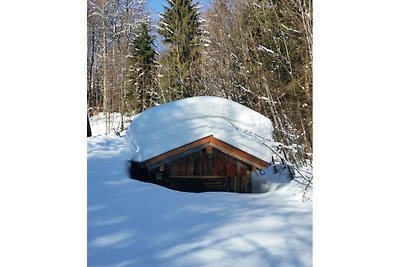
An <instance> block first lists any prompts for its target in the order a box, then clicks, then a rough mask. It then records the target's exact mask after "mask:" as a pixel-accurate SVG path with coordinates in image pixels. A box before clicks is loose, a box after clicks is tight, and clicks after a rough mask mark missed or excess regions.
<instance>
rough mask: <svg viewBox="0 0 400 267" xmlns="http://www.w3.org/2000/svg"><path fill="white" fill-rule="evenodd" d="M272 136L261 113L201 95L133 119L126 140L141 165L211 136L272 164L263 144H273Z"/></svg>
mask: <svg viewBox="0 0 400 267" xmlns="http://www.w3.org/2000/svg"><path fill="white" fill-rule="evenodd" d="M272 134H273V126H272V123H271V121H270V120H269V119H268V118H267V117H265V116H263V115H262V114H260V113H258V112H256V111H254V110H251V109H249V108H247V107H245V106H243V105H241V104H238V103H236V102H234V101H231V100H228V99H225V98H219V97H213V96H199V97H192V98H185V99H181V100H176V101H173V102H170V103H167V104H163V105H159V106H156V107H153V108H150V109H148V110H146V111H144V112H142V113H140V114H138V115H136V116H134V117H133V118H132V122H131V124H130V126H129V128H128V130H127V133H126V135H125V140H126V143H127V145H128V149H129V155H130V156H131V160H134V161H138V162H141V161H145V160H147V159H150V158H152V157H154V156H157V155H159V154H162V153H164V152H167V151H170V150H172V149H175V148H177V147H180V146H183V145H185V144H188V143H191V142H194V141H196V140H198V139H201V138H204V137H206V136H210V135H213V136H214V137H215V138H217V139H219V140H221V141H224V142H225V143H228V144H230V145H232V146H235V147H237V148H239V149H241V150H243V151H245V152H247V153H249V154H252V155H254V156H256V157H258V158H260V159H262V160H264V161H266V162H270V161H271V157H272V152H271V151H270V149H268V148H267V147H266V146H265V145H262V144H261V141H262V142H272Z"/></svg>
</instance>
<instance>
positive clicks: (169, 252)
mask: <svg viewBox="0 0 400 267" xmlns="http://www.w3.org/2000/svg"><path fill="white" fill-rule="evenodd" d="M126 145H127V144H126V143H125V140H124V139H123V138H120V137H117V136H98V137H91V138H88V166H87V168H88V266H90V267H96V266H97V267H100V266H103V267H106V266H110V267H111V266H115V267H127V266H151V267H153V266H190V267H194V266H229V267H233V266H246V267H251V266H257V267H259V266H265V267H268V266H271V267H288V266H293V267H301V266H312V202H310V201H308V202H302V201H301V199H302V192H301V190H300V188H299V186H298V184H296V181H295V180H296V179H295V180H293V181H292V182H291V183H289V184H287V185H286V186H284V187H282V188H280V189H279V190H277V191H273V192H270V193H265V194H236V193H222V192H208V193H200V194H195V193H184V192H177V191H172V190H169V189H166V188H163V187H159V186H157V185H153V184H146V183H141V182H139V181H136V180H132V179H130V178H129V177H128V174H127V171H126V169H127V161H128V159H129V157H130V155H129V154H128V153H127V151H126V150H125V147H126Z"/></svg>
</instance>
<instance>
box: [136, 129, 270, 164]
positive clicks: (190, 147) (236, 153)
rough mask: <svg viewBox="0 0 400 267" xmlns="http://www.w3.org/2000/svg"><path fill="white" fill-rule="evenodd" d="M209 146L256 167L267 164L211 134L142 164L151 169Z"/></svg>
mask: <svg viewBox="0 0 400 267" xmlns="http://www.w3.org/2000/svg"><path fill="white" fill-rule="evenodd" d="M210 146H211V147H213V148H215V149H218V150H220V151H222V152H223V153H225V154H228V155H229V156H231V157H233V158H236V159H238V160H241V161H242V162H244V163H246V164H249V165H251V166H253V167H255V168H257V169H265V168H266V167H267V166H268V163H267V162H265V161H264V160H262V159H259V158H257V157H255V156H253V155H251V154H249V153H247V152H244V151H243V150H240V149H238V148H236V147H234V146H232V145H230V144H227V143H225V142H223V141H221V140H219V139H217V138H215V137H214V136H212V135H210V136H207V137H204V138H201V139H199V140H197V141H194V142H191V143H189V144H186V145H183V146H180V147H178V148H175V149H172V150H170V151H167V152H165V153H162V154H160V155H158V156H155V157H153V158H150V159H148V160H146V161H144V162H143V164H144V165H146V166H147V167H148V168H149V169H153V168H154V167H157V166H160V165H161V164H164V163H167V162H170V161H172V160H175V159H178V158H182V157H184V156H186V155H189V154H191V153H193V152H196V151H198V150H200V149H203V148H206V147H210Z"/></svg>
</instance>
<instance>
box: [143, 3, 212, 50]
mask: <svg viewBox="0 0 400 267" xmlns="http://www.w3.org/2000/svg"><path fill="white" fill-rule="evenodd" d="M194 2H199V4H200V6H201V7H202V9H201V10H204V9H205V8H207V7H208V6H209V3H210V0H197V1H194ZM163 5H166V6H168V2H167V0H147V3H146V8H147V9H148V10H149V11H150V12H151V17H152V18H153V23H157V22H158V20H159V16H158V15H159V14H160V13H162V12H163V11H164V8H163ZM154 33H155V34H156V40H155V45H156V46H157V50H158V51H159V52H161V51H162V50H163V49H164V46H163V44H162V43H161V37H160V36H159V35H158V34H157V33H156V32H154Z"/></svg>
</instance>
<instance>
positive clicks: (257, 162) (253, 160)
mask: <svg viewBox="0 0 400 267" xmlns="http://www.w3.org/2000/svg"><path fill="white" fill-rule="evenodd" d="M211 145H212V146H213V147H215V148H217V149H219V150H221V151H222V152H224V153H226V154H228V155H229V156H231V157H234V158H237V159H240V160H241V161H243V162H246V163H247V164H249V165H252V166H256V167H257V168H259V169H265V168H266V167H267V166H268V163H267V162H265V161H263V160H262V159H259V158H257V157H255V156H253V155H250V154H249V153H247V152H244V151H243V150H240V149H238V148H236V147H233V146H231V145H229V144H227V143H225V142H223V141H221V140H219V139H217V138H212V139H211Z"/></svg>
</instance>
